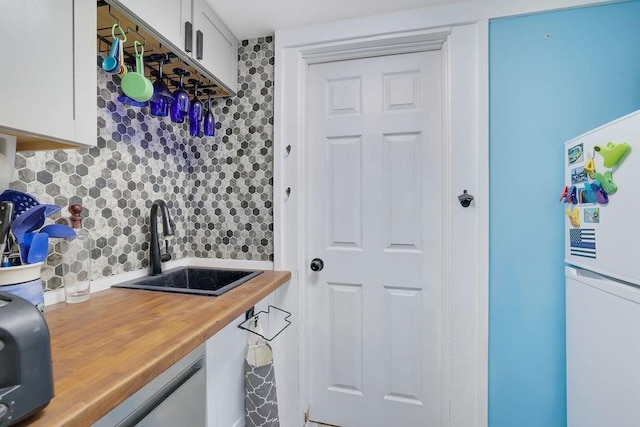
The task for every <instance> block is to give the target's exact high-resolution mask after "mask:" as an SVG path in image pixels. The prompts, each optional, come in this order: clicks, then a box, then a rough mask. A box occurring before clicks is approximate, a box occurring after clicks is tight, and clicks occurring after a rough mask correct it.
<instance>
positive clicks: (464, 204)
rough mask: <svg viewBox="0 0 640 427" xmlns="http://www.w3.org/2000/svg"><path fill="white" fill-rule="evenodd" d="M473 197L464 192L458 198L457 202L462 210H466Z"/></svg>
mask: <svg viewBox="0 0 640 427" xmlns="http://www.w3.org/2000/svg"><path fill="white" fill-rule="evenodd" d="M473 199H474V197H473V196H472V195H471V194H469V193H467V190H464V191H463V192H462V194H461V195H459V196H458V200H459V201H460V204H461V205H462V207H463V208H468V207H469V205H470V204H471V202H472V201H473Z"/></svg>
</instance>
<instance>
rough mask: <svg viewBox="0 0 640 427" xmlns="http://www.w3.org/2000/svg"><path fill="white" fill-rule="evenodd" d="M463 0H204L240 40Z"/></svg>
mask: <svg viewBox="0 0 640 427" xmlns="http://www.w3.org/2000/svg"><path fill="white" fill-rule="evenodd" d="M460 1H463V0H207V2H208V3H209V4H210V5H211V7H212V8H213V10H214V11H215V12H216V13H217V14H218V16H219V17H220V18H221V19H222V20H223V21H224V23H225V24H227V26H228V27H229V29H230V30H231V32H232V33H233V34H235V36H236V37H238V39H240V40H245V39H251V38H255V37H262V36H266V35H271V34H273V32H274V31H275V30H282V29H287V28H295V27H302V26H306V25H311V24H317V23H321V22H329V21H335V20H339V19H346V18H354V17H357V16H366V15H375V14H379V13H387V12H395V11H398V10H406V9H417V8H421V7H427V6H433V5H438V4H445V3H458V2H460Z"/></svg>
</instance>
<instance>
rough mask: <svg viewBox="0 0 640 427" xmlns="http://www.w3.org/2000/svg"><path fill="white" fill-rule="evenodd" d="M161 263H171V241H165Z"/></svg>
mask: <svg viewBox="0 0 640 427" xmlns="http://www.w3.org/2000/svg"><path fill="white" fill-rule="evenodd" d="M160 261H162V262H167V261H171V254H170V253H169V241H168V240H166V239H165V241H164V253H163V254H162V255H160Z"/></svg>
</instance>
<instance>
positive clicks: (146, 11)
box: [117, 0, 191, 51]
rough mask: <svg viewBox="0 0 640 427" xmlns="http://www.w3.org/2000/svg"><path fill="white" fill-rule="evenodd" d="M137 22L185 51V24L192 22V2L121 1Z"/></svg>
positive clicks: (166, 0) (119, 2)
mask: <svg viewBox="0 0 640 427" xmlns="http://www.w3.org/2000/svg"><path fill="white" fill-rule="evenodd" d="M117 4H120V5H121V6H123V7H124V8H126V9H127V10H128V12H129V14H130V15H131V17H132V18H134V20H135V21H136V22H141V21H142V22H144V23H146V24H147V26H148V29H149V30H151V31H153V32H154V33H155V35H156V36H160V37H162V38H164V40H165V41H166V42H168V43H169V44H171V45H173V46H172V47H173V48H174V49H175V48H177V49H180V50H182V51H185V34H186V33H185V23H186V22H191V0H119V1H118V2H117Z"/></svg>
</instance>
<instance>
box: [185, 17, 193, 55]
mask: <svg viewBox="0 0 640 427" xmlns="http://www.w3.org/2000/svg"><path fill="white" fill-rule="evenodd" d="M184 50H185V51H186V52H191V51H192V50H193V27H192V26H191V22H189V21H186V22H185V23H184Z"/></svg>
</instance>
